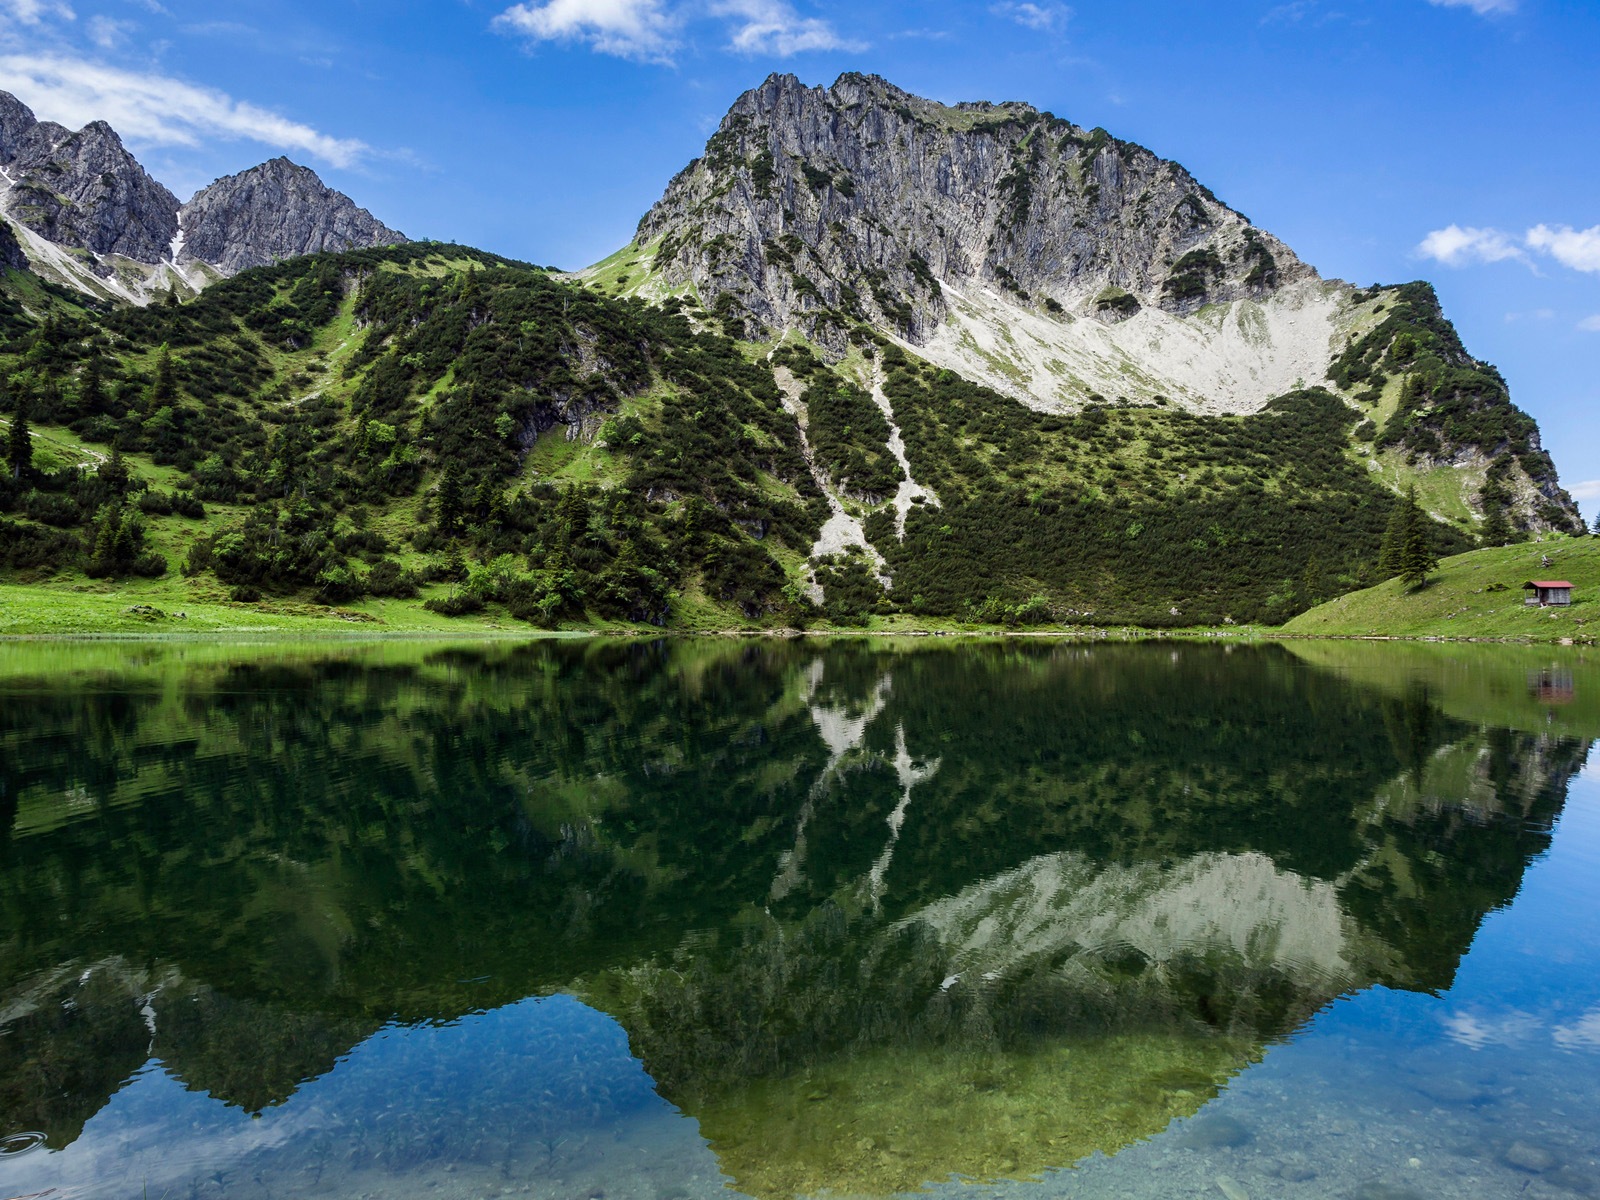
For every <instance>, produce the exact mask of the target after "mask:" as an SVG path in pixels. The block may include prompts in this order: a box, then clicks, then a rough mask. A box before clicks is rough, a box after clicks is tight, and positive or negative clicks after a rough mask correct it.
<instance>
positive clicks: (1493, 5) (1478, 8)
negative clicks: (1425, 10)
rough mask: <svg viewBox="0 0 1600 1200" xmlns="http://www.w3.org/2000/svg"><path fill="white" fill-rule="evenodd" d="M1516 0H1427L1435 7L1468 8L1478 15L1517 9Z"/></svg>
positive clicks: (1491, 14) (1492, 15) (1512, 11)
mask: <svg viewBox="0 0 1600 1200" xmlns="http://www.w3.org/2000/svg"><path fill="white" fill-rule="evenodd" d="M1517 2H1518V0H1428V3H1429V4H1431V5H1433V6H1434V7H1435V8H1470V9H1471V10H1472V11H1473V12H1475V13H1477V14H1478V15H1479V16H1480V17H1498V16H1500V15H1502V14H1505V13H1514V12H1516V11H1517Z"/></svg>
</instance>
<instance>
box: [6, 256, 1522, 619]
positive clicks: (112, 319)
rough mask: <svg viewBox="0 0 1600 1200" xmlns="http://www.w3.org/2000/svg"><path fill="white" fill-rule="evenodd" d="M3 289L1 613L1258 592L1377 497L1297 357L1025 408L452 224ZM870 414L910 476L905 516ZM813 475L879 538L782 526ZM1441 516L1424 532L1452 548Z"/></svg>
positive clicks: (1372, 533) (926, 608) (582, 614)
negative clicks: (95, 288) (579, 271)
mask: <svg viewBox="0 0 1600 1200" xmlns="http://www.w3.org/2000/svg"><path fill="white" fill-rule="evenodd" d="M23 278H24V277H21V276H18V277H17V279H13V280H12V281H11V283H13V284H15V283H17V280H18V279H23ZM24 282H25V280H24ZM8 286H9V285H8ZM611 290H612V291H615V289H611ZM12 294H13V298H14V300H15V303H14V304H13V306H12V309H10V310H8V315H7V316H6V319H5V321H4V322H3V323H0V425H3V426H5V428H4V429H0V435H7V436H8V435H9V430H10V425H11V423H12V422H14V421H15V420H17V419H18V415H19V414H22V415H25V418H26V420H27V422H28V424H29V426H30V427H31V429H32V431H33V438H32V455H31V462H29V463H28V464H26V467H25V469H23V470H20V471H17V470H13V469H10V464H9V462H8V463H7V465H6V469H3V470H0V585H9V586H11V587H13V588H17V589H25V590H21V591H13V592H11V593H10V594H9V595H10V597H14V598H15V599H14V601H12V602H10V603H8V604H7V610H8V611H7V613H6V616H5V618H4V621H5V628H6V629H9V631H12V632H47V631H49V630H53V629H60V630H67V629H77V630H79V631H86V630H93V629H99V628H105V627H110V628H124V627H127V626H129V625H135V626H139V627H143V626H145V625H148V624H149V623H150V622H151V621H152V620H158V618H152V617H151V616H150V614H148V613H132V612H129V610H131V609H135V608H137V607H138V606H140V605H145V606H149V607H153V608H157V609H160V610H162V611H164V612H173V611H183V612H186V613H188V614H189V618H188V619H189V620H190V621H194V620H196V619H197V616H196V614H197V612H199V611H201V610H204V611H207V612H211V611H213V610H214V611H215V614H216V615H215V618H214V619H215V621H216V626H215V627H216V628H219V629H221V628H229V629H231V628H241V629H255V628H259V627H262V624H263V623H268V624H270V623H271V622H272V621H276V620H280V619H282V620H289V621H291V622H292V621H297V620H305V619H309V620H313V621H317V622H324V623H326V622H343V623H348V624H360V623H367V624H371V623H374V622H373V621H364V620H363V616H362V614H365V616H367V617H371V618H375V621H376V622H381V623H382V626H383V627H386V628H393V629H402V628H403V629H412V628H418V629H429V628H437V627H440V626H446V625H448V624H449V622H450V621H452V620H455V619H466V620H469V621H473V622H477V623H480V624H484V623H487V624H502V625H512V624H520V625H522V626H523V627H526V626H527V625H535V626H538V627H542V628H580V627H582V628H593V627H607V628H620V627H625V626H629V625H633V626H638V627H643V628H663V627H664V628H688V629H706V628H724V629H726V628H749V629H756V628H763V627H773V626H783V625H808V624H812V623H817V622H831V623H833V624H836V625H861V624H866V623H871V624H873V625H882V624H889V625H891V626H896V627H898V626H902V625H904V624H920V625H941V626H948V625H959V624H972V623H978V624H989V625H1031V626H1056V627H1059V626H1060V625H1062V624H1064V623H1071V624H1075V625H1085V624H1097V625H1113V626H1120V625H1128V624H1132V625H1143V626H1157V627H1159V626H1168V627H1180V626H1192V625H1196V624H1223V623H1225V622H1226V621H1229V620H1232V621H1234V622H1237V623H1240V624H1244V623H1258V624H1275V623H1278V622H1281V621H1283V620H1285V619H1287V618H1288V617H1290V616H1292V615H1293V614H1295V613H1296V612H1299V611H1302V610H1304V609H1306V608H1309V607H1311V606H1312V605H1313V604H1315V603H1317V602H1319V601H1320V600H1322V599H1324V598H1326V597H1329V596H1335V595H1338V594H1340V593H1342V592H1346V591H1349V590H1351V589H1353V588H1357V587H1360V586H1361V585H1362V584H1363V583H1364V582H1368V581H1370V580H1371V578H1372V577H1373V572H1372V563H1373V562H1374V560H1375V559H1376V557H1377V550H1378V542H1379V540H1380V538H1381V536H1382V533H1383V530H1384V527H1385V525H1386V523H1387V520H1388V516H1389V513H1390V509H1391V507H1392V505H1393V504H1394V493H1393V491H1392V490H1391V485H1392V482H1393V480H1392V479H1390V478H1389V475H1388V474H1386V473H1385V472H1380V471H1375V470H1373V469H1371V467H1370V461H1371V458H1370V456H1371V450H1370V447H1369V445H1368V443H1367V442H1366V441H1364V440H1363V438H1364V437H1365V436H1368V435H1366V434H1364V433H1363V430H1362V428H1361V425H1362V421H1361V415H1362V410H1360V409H1359V407H1352V406H1351V405H1350V404H1349V403H1346V402H1345V401H1344V400H1342V399H1340V398H1339V397H1338V396H1337V395H1335V394H1334V393H1332V392H1330V391H1327V390H1325V389H1322V388H1318V387H1308V388H1306V389H1302V390H1299V391H1296V392H1294V393H1293V394H1291V395H1288V396H1284V397H1281V398H1279V399H1278V400H1275V401H1273V402H1272V403H1271V404H1270V405H1268V406H1267V408H1266V409H1265V410H1264V411H1262V412H1260V413H1257V414H1254V415H1251V416H1244V417H1199V416H1194V415H1191V414H1188V413H1185V412H1180V411H1177V410H1175V409H1172V408H1169V407H1167V406H1162V405H1147V406H1143V407H1137V406H1130V405H1119V404H1110V403H1108V404H1105V405H1100V406H1093V407H1090V408H1088V409H1086V410H1085V411H1083V412H1081V413H1077V414H1047V413H1040V412H1036V411H1034V410H1031V409H1029V408H1026V407H1025V406H1023V405H1022V404H1020V403H1018V402H1016V401H1013V400H1010V399H1008V398H1006V397H1003V396H1000V395H998V394H996V393H995V392H993V391H990V390H988V389H986V388H983V387H980V386H978V385H975V384H972V383H970V382H968V381H967V380H964V379H962V378H960V377H959V376H956V375H953V374H952V373H951V372H949V371H943V370H939V369H938V368H935V367H933V366H932V365H930V364H928V363H926V362H924V361H922V360H920V359H918V358H916V357H915V356H914V355H911V354H908V353H906V352H904V351H902V350H900V349H898V348H896V347H894V346H892V345H890V344H889V343H888V342H886V341H885V340H884V339H883V338H881V337H880V336H878V335H876V334H874V333H872V332H871V331H870V330H868V329H865V328H860V329H857V330H856V331H855V334H854V344H853V347H852V350H851V352H850V354H849V355H848V356H847V357H846V358H845V359H844V361H842V362H837V363H829V362H825V361H824V360H823V359H822V358H821V357H819V356H818V355H817V354H815V353H813V350H812V348H809V347H807V346H806V345H804V344H803V343H800V342H799V341H797V340H794V339H786V340H785V341H784V343H783V344H781V345H778V346H774V345H771V344H758V343H752V342H749V341H743V340H740V339H739V338H738V337H737V336H734V335H736V334H739V333H741V332H742V330H743V326H742V323H740V322H738V321H733V322H725V321H724V320H723V319H721V318H719V317H717V316H716V315H714V314H710V313H707V312H705V311H703V310H701V309H700V308H699V307H698V306H697V305H696V304H695V303H694V302H693V301H692V299H686V298H669V299H666V300H664V301H663V302H662V303H661V304H652V303H646V302H645V301H644V300H642V299H640V298H638V297H629V296H618V295H614V294H606V291H605V290H603V289H596V288H591V287H585V286H583V285H582V284H580V283H575V282H572V281H570V280H566V279H562V278H559V277H557V276H555V275H553V274H552V273H550V272H549V271H546V270H544V269H541V268H536V267H530V266H527V265H526V264H520V263H514V262H509V261H507V260H504V259H500V258H497V257H495V256H493V255H489V254H483V253H481V252H478V251H472V250H467V249H464V248H460V247H453V246H448V247H447V246H440V245H433V244H419V245H413V246H405V247H400V248H396V249H389V250H369V251H357V252H353V253H350V254H344V255H320V256H313V257H308V258H303V259H296V260H293V261H291V262H288V263H283V264H279V265H277V266H274V267H269V268H263V269H260V270H255V271H248V272H245V273H244V274H241V275H239V276H237V277H236V278H234V279H231V280H227V281H224V282H221V283H218V284H216V285H214V286H213V287H211V288H209V289H207V290H206V291H205V292H204V293H203V294H202V295H200V296H199V297H197V298H195V299H194V300H192V301H188V302H185V303H183V304H159V305H154V306H152V307H150V308H146V309H121V310H116V311H106V310H101V309H97V308H94V307H92V306H84V305H80V304H75V303H74V302H73V301H72V298H71V297H70V296H68V295H67V294H66V293H62V292H60V291H59V290H55V291H52V290H49V289H40V288H37V287H35V288H34V289H33V290H32V291H28V290H27V289H26V288H21V289H20V290H19V289H18V288H13V291H12ZM1401 332H1404V330H1402V331H1401ZM1395 336H1399V334H1396V335H1395ZM1363 361H1364V360H1363ZM1353 369H1354V370H1355V371H1356V372H1357V373H1359V372H1360V371H1361V370H1367V371H1369V372H1372V371H1376V370H1377V367H1375V366H1360V365H1357V366H1356V367H1355V368H1353ZM880 383H881V385H882V390H881V392H878V391H877V385H878V384H880ZM789 385H797V390H796V392H795V394H794V395H789V394H787V393H786V391H785V387H786V386H789ZM880 399H881V400H882V401H884V402H886V403H887V404H888V405H889V406H890V409H891V412H892V415H891V413H888V412H884V411H881V409H880ZM1484 403H1488V401H1484ZM1495 403H1500V404H1505V405H1508V402H1507V401H1504V398H1503V396H1502V397H1498V398H1496V400H1495ZM1491 407H1492V405H1491ZM1419 411H1420V410H1419ZM1477 411H1478V410H1474V412H1477ZM1495 412H1498V410H1495ZM1491 415H1494V413H1491ZM1499 415H1500V416H1505V414H1504V413H1500V414H1499ZM891 420H892V421H893V422H894V424H895V425H897V426H898V428H899V430H900V432H901V433H902V435H903V439H904V444H905V454H906V458H907V461H908V463H909V467H910V470H911V472H912V474H913V476H914V477H915V480H916V482H917V483H918V484H920V485H923V486H925V487H927V488H928V489H930V490H931V495H930V496H928V497H927V498H926V499H925V500H923V501H922V502H919V503H913V504H912V505H911V508H910V511H909V513H907V514H906V515H905V519H904V525H903V528H904V536H903V537H901V535H900V534H901V531H900V527H899V521H898V520H897V513H896V510H895V500H894V497H895V494H896V492H897V491H898V490H899V488H900V486H901V483H902V481H903V469H902V467H901V464H900V462H899V461H898V460H897V458H896V456H895V455H894V454H892V453H890V452H889V446H888V443H889V440H890V434H891V424H890V422H891ZM1476 428H1477V427H1476V425H1474V426H1473V429H1476ZM1485 428H1488V427H1487V426H1486V427H1485ZM1458 432H1459V431H1458ZM1491 432H1492V433H1493V435H1494V436H1495V437H1500V436H1502V435H1503V432H1504V431H1503V430H1501V429H1500V428H1499V426H1495V427H1494V429H1493V430H1491ZM1486 436H1487V435H1486ZM1408 452H1409V451H1408V450H1407V448H1406V447H1405V446H1404V445H1399V444H1397V445H1395V446H1394V447H1391V448H1390V449H1388V450H1386V451H1385V452H1384V453H1385V454H1387V455H1389V456H1390V457H1392V458H1395V459H1396V461H1397V462H1399V461H1400V460H1401V459H1403V457H1404V454H1405V453H1408ZM1402 466H1403V464H1402ZM1396 469H1397V470H1399V469H1401V467H1397V468H1396ZM825 489H827V491H825ZM828 492H831V493H832V495H833V496H834V497H835V498H836V499H837V501H838V503H839V504H840V505H842V507H843V509H844V511H845V513H847V514H848V515H849V516H851V517H853V518H855V519H856V520H858V521H860V522H861V526H862V528H863V529H864V530H865V533H866V536H867V538H868V539H869V540H870V541H871V543H872V544H873V546H874V547H875V548H876V550H877V551H878V553H879V554H880V555H881V560H872V559H868V558H866V557H865V556H861V555H859V554H857V555H856V556H854V557H849V556H846V557H837V558H832V559H829V560H825V561H817V560H813V559H812V557H811V555H812V553H813V547H814V545H815V544H816V543H817V541H818V536H819V533H820V531H821V530H822V528H823V525H824V523H825V522H826V521H828V520H829V518H830V511H831V509H830V499H829V495H828ZM1454 516H1455V519H1456V522H1457V523H1454V524H1450V523H1443V522H1441V523H1438V524H1436V525H1435V527H1434V530H1435V540H1436V544H1437V545H1438V547H1439V548H1440V550H1441V551H1443V552H1450V551H1459V550H1464V549H1466V548H1467V547H1468V546H1469V545H1470V544H1471V539H1470V534H1469V532H1468V530H1467V528H1466V527H1465V526H1464V525H1463V524H1462V522H1466V523H1468V524H1470V517H1469V516H1463V515H1462V514H1454ZM880 574H887V575H888V576H890V577H891V578H892V586H891V587H889V588H888V589H886V588H885V587H883V586H882V585H881V583H880V580H879V575H880ZM1519 582H1520V581H1519ZM814 584H821V585H822V589H823V591H822V597H823V598H822V602H821V604H820V605H819V604H817V603H815V602H814V599H813V598H814V596H815V595H816V593H815V591H814V588H813V585H814ZM117 605H120V608H117V607H116V606H117ZM424 606H426V608H425V607H424ZM341 614H343V615H341ZM350 614H355V615H350ZM162 619H164V618H162ZM107 622H109V626H108V625H106V624H105V623H107ZM190 628H194V626H193V625H191V626H190ZM0 631H3V630H0Z"/></svg>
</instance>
